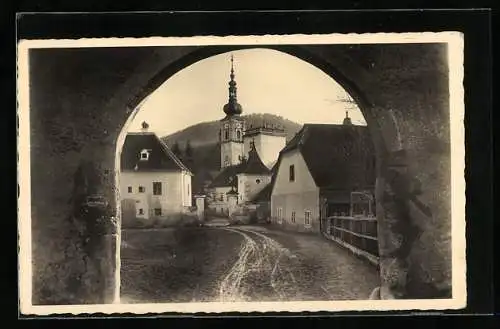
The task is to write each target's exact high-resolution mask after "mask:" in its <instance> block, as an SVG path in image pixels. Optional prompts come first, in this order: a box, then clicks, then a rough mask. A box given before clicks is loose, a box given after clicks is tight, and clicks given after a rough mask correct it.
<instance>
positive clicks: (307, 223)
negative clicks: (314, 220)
mask: <svg viewBox="0 0 500 329" xmlns="http://www.w3.org/2000/svg"><path fill="white" fill-rule="evenodd" d="M304 225H305V226H311V212H310V211H309V210H306V211H305V213H304Z"/></svg>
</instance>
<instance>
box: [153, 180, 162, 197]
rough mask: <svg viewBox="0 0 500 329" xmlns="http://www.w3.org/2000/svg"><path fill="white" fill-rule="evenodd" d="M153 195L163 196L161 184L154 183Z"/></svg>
mask: <svg viewBox="0 0 500 329" xmlns="http://www.w3.org/2000/svg"><path fill="white" fill-rule="evenodd" d="M153 195H161V182H153Z"/></svg>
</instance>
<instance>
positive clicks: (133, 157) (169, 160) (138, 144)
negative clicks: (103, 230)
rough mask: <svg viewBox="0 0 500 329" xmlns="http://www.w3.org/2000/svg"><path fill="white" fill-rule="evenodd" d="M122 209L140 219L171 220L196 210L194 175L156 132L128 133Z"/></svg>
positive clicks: (123, 156) (123, 157)
mask: <svg viewBox="0 0 500 329" xmlns="http://www.w3.org/2000/svg"><path fill="white" fill-rule="evenodd" d="M120 170H121V173H120V196H121V201H122V208H124V209H128V211H129V212H130V211H134V212H135V217H136V218H142V219H150V218H161V217H168V216H170V215H175V214H180V213H183V212H185V211H186V210H187V209H188V208H189V207H191V206H192V196H191V193H192V191H191V188H192V184H191V177H192V173H191V172H190V170H189V169H188V168H187V167H186V166H185V165H184V164H183V163H182V161H181V160H179V158H178V157H177V156H176V155H175V154H174V153H173V152H172V151H171V150H170V149H169V148H168V146H167V145H166V144H165V143H164V142H162V141H161V140H160V139H159V138H158V136H157V135H156V134H155V133H153V132H148V131H147V124H146V123H143V131H142V132H138V133H128V134H127V136H126V138H125V142H124V144H123V148H122V152H121V158H120Z"/></svg>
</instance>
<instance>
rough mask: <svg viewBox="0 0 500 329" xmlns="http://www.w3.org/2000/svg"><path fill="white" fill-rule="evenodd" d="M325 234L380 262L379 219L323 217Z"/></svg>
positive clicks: (355, 251) (375, 262)
mask: <svg viewBox="0 0 500 329" xmlns="http://www.w3.org/2000/svg"><path fill="white" fill-rule="evenodd" d="M322 231H323V232H322V233H323V235H324V236H325V237H326V238H328V239H330V240H333V241H335V242H337V243H339V244H341V245H342V246H344V247H346V248H348V249H350V250H351V251H353V252H354V253H356V254H358V255H361V256H363V257H365V258H367V259H368V260H369V261H370V262H372V263H374V264H378V240H377V219H376V218H375V217H361V216H355V217H352V216H330V217H327V218H325V219H323V225H322Z"/></svg>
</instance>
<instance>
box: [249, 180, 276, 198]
mask: <svg viewBox="0 0 500 329" xmlns="http://www.w3.org/2000/svg"><path fill="white" fill-rule="evenodd" d="M272 191H273V184H272V183H269V184H267V185H266V186H264V188H263V189H262V190H260V192H259V193H257V194H256V195H255V196H254V197H253V198H252V200H251V202H267V201H271V193H272Z"/></svg>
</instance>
